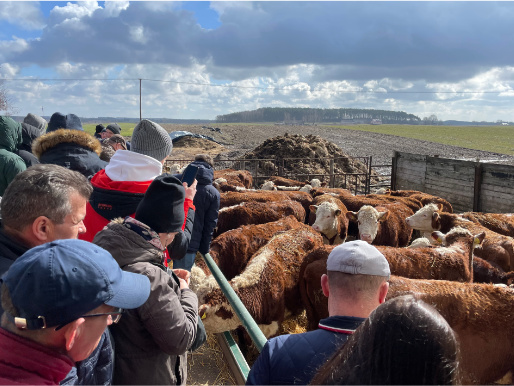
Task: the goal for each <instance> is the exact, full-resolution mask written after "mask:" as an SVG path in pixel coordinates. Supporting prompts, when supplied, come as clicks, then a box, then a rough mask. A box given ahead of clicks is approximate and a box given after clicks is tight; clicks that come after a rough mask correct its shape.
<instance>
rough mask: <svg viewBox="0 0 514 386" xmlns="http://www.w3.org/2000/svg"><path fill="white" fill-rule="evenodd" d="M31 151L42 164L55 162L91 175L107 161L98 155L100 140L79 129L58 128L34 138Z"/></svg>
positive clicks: (100, 147) (87, 175)
mask: <svg viewBox="0 0 514 386" xmlns="http://www.w3.org/2000/svg"><path fill="white" fill-rule="evenodd" d="M32 151H33V153H34V155H35V156H36V157H37V158H38V159H39V162H41V163H42V164H55V165H60V166H63V167H65V168H68V169H71V170H75V171H77V172H80V173H82V174H83V175H84V176H86V177H87V178H91V177H93V176H94V175H95V174H96V173H97V172H98V171H100V170H102V169H103V168H105V166H106V165H107V162H105V161H102V160H101V159H100V157H99V155H100V153H101V152H102V146H101V145H100V142H98V140H97V139H96V138H95V137H93V136H92V135H90V134H88V133H86V132H85V131H80V130H70V129H59V130H55V131H51V132H49V133H46V134H44V135H42V136H41V137H39V138H36V139H35V140H34V142H33V144H32Z"/></svg>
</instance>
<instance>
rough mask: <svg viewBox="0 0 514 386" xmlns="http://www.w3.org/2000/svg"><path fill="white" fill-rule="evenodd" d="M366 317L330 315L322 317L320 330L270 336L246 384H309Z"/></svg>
mask: <svg viewBox="0 0 514 386" xmlns="http://www.w3.org/2000/svg"><path fill="white" fill-rule="evenodd" d="M364 320H365V319H363V318H357V317H352V316H331V317H328V318H326V319H322V320H321V321H320V323H319V328H318V329H317V330H314V331H309V332H305V333H303V334H292V335H280V336H277V337H276V338H272V339H270V340H269V341H268V342H266V344H265V345H264V347H263V349H262V351H261V353H260V355H259V357H258V358H257V360H256V361H255V363H254V364H253V366H252V369H251V370H250V373H249V374H248V379H247V380H246V384H247V385H307V384H309V383H310V381H311V380H312V378H313V377H314V375H315V374H316V372H317V371H318V369H319V368H320V367H321V366H322V365H323V364H324V363H325V362H326V361H327V360H328V359H329V358H330V357H331V356H332V354H334V352H335V351H336V350H337V349H338V348H339V347H341V345H342V344H343V343H345V342H346V340H347V339H348V337H349V336H350V334H352V333H353V331H355V329H356V328H357V327H358V326H359V325H360V324H361V323H362V322H363V321H364Z"/></svg>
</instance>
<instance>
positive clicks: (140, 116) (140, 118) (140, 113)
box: [139, 78, 143, 121]
mask: <svg viewBox="0 0 514 386" xmlns="http://www.w3.org/2000/svg"><path fill="white" fill-rule="evenodd" d="M141 104H142V100H141V78H139V120H140V121H141V120H143V114H142V110H141Z"/></svg>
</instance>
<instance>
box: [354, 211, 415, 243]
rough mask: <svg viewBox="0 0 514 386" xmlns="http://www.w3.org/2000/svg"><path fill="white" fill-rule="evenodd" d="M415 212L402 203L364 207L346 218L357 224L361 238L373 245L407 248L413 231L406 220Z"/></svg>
mask: <svg viewBox="0 0 514 386" xmlns="http://www.w3.org/2000/svg"><path fill="white" fill-rule="evenodd" d="M412 214H413V212H412V210H411V209H409V208H408V207H407V206H405V205H403V204H401V203H393V204H387V205H383V206H380V207H375V208H374V207H372V206H371V205H363V206H362V207H361V208H360V209H359V211H358V212H351V211H349V212H348V213H347V214H346V216H347V217H348V219H349V220H350V221H351V222H356V223H357V225H358V228H359V238H360V239H361V240H363V241H366V242H367V243H370V244H373V245H386V246H391V247H406V246H407V245H408V244H409V241H410V238H411V236H412V229H411V228H409V226H408V225H407V223H406V222H405V218H406V217H407V216H409V215H412Z"/></svg>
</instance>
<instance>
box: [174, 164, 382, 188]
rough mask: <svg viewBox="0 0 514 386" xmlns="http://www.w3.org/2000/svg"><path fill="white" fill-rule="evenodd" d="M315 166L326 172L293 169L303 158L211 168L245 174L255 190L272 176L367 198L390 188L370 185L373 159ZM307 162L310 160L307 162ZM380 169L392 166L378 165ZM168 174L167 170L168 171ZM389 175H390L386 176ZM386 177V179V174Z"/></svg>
mask: <svg viewBox="0 0 514 386" xmlns="http://www.w3.org/2000/svg"><path fill="white" fill-rule="evenodd" d="M316 160H317V161H318V162H320V163H321V164H322V165H323V168H324V169H325V170H328V171H327V172H310V171H309V172H305V171H304V170H303V169H302V168H298V167H296V165H298V164H301V163H302V162H304V161H306V159H305V158H280V159H275V158H260V159H245V160H233V159H216V160H215V164H214V169H215V170H222V169H234V170H248V171H249V172H250V173H251V174H252V178H253V182H254V187H255V188H257V187H259V186H260V185H262V184H263V183H264V182H265V181H266V180H268V179H269V178H270V177H273V176H280V177H284V178H290V179H294V180H298V181H310V180H311V179H313V178H318V179H320V180H322V181H323V182H326V183H327V185H328V186H329V187H331V188H334V187H341V188H345V189H348V190H351V191H353V193H354V194H368V193H370V189H371V187H372V186H373V187H378V186H384V187H389V185H390V183H387V182H386V183H384V184H380V185H377V184H374V185H372V184H371V174H372V167H377V166H376V165H373V166H372V157H324V158H323V157H321V158H316ZM192 161H193V160H191V159H176V160H167V161H166V163H165V168H170V167H171V165H173V164H177V165H178V166H179V167H184V166H186V165H187V164H189V163H190V162H192ZM308 161H309V162H311V161H312V160H311V159H309V160H308ZM350 161H360V162H361V163H362V164H364V166H365V170H363V171H362V172H356V173H344V172H337V171H336V170H337V165H338V164H340V163H345V162H350ZM378 166H380V167H382V168H386V167H388V168H389V170H390V169H391V165H378ZM168 170H169V169H168ZM389 175H390V174H389ZM385 176H388V175H387V174H385Z"/></svg>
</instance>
